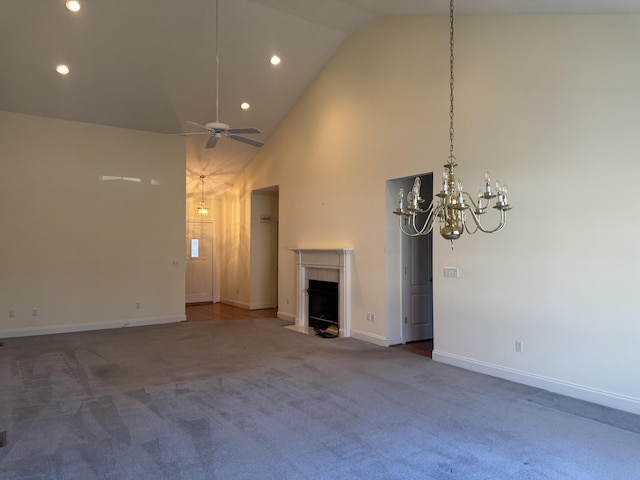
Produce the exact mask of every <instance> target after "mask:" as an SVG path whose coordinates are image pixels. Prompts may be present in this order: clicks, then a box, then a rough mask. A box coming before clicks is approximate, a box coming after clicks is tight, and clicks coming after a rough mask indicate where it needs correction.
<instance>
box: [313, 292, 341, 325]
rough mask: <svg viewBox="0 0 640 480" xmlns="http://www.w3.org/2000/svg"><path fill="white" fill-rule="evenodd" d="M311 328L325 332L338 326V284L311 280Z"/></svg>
mask: <svg viewBox="0 0 640 480" xmlns="http://www.w3.org/2000/svg"><path fill="white" fill-rule="evenodd" d="M307 293H308V294H309V326H310V327H312V328H314V329H321V330H325V329H327V328H328V327H330V326H331V325H335V326H336V327H338V326H339V324H338V283H337V282H325V281H322V280H309V288H308V289H307Z"/></svg>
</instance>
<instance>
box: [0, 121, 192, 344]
mask: <svg viewBox="0 0 640 480" xmlns="http://www.w3.org/2000/svg"><path fill="white" fill-rule="evenodd" d="M0 163H1V165H2V169H1V174H0V224H1V225H2V228H1V229H0V232H1V233H0V235H1V239H2V241H1V242H0V243H1V245H2V248H1V249H0V270H1V271H2V274H1V275H0V308H1V312H2V313H1V314H0V337H2V336H4V337H6V336H16V335H25V334H35V333H51V332H62V331H71V330H83V329H95V328H108V327H120V326H123V325H143V324H149V323H161V322H171V321H180V320H184V318H185V315H184V314H185V310H184V228H185V216H184V198H185V163H184V140H183V139H182V138H179V137H173V136H169V135H157V134H150V133H144V132H137V131H132V130H124V129H117V128H111V127H104V126H98V125H89V124H82V123H77V122H68V121H61V120H51V119H45V118H39V117H32V116H27V115H18V114H12V113H7V112H0ZM105 176H109V177H129V178H137V179H140V181H139V182H135V181H125V180H101V177H102V178H104V177H105ZM152 180H153V183H152ZM174 260H175V261H177V262H178V266H177V267H174V266H173V262H174ZM138 302H139V303H140V308H136V304H137V303H138ZM32 308H37V309H38V315H37V316H32V314H31V313H32ZM10 309H15V311H16V316H15V318H8V311H9V310H10Z"/></svg>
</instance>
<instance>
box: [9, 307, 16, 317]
mask: <svg viewBox="0 0 640 480" xmlns="http://www.w3.org/2000/svg"><path fill="white" fill-rule="evenodd" d="M9 318H16V309H15V308H10V309H9Z"/></svg>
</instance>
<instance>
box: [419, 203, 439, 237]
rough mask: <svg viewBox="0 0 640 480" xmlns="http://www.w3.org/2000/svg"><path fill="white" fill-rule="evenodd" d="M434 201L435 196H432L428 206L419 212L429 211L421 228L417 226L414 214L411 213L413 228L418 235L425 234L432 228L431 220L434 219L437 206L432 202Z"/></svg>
mask: <svg viewBox="0 0 640 480" xmlns="http://www.w3.org/2000/svg"><path fill="white" fill-rule="evenodd" d="M434 202H435V198H432V199H431V203H429V206H428V207H427V208H426V209H424V210H420V212H422V213H427V212H429V214H428V215H427V218H426V220H425V221H424V224H423V225H422V228H420V229H418V228H417V226H416V224H415V220H416V215H413V229H414V230H415V231H416V232H418V235H427V234H429V233H430V232H431V231H432V230H433V221H434V220H435V216H434V212H435V211H437V210H438V208H439V207H438V206H436V205H435V204H434Z"/></svg>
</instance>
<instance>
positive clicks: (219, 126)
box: [183, 0, 264, 148]
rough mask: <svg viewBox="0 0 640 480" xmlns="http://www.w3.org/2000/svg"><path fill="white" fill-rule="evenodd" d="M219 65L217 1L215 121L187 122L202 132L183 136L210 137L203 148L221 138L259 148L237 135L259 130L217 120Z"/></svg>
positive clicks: (253, 142)
mask: <svg viewBox="0 0 640 480" xmlns="http://www.w3.org/2000/svg"><path fill="white" fill-rule="evenodd" d="M219 63H220V59H219V57H218V0H216V121H215V122H208V123H205V124H204V125H202V124H200V123H196V122H190V121H187V122H186V123H189V124H191V125H195V126H196V127H198V128H200V129H202V130H203V131H202V132H190V133H184V134H183V135H210V138H209V141H208V142H207V144H206V145H205V146H204V148H214V147H215V146H216V144H217V143H218V140H219V139H220V138H221V137H228V138H230V139H232V140H236V141H238V142H242V143H247V144H249V145H253V146H254V147H261V146H263V145H264V143H262V142H259V141H257V140H254V139H252V138H247V137H242V136H240V135H238V134H240V133H242V134H246V133H260V130H258V129H257V128H229V125H227V124H226V123H222V122H221V121H220V120H219V118H218V111H219V99H218V83H219V82H218V64H219Z"/></svg>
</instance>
